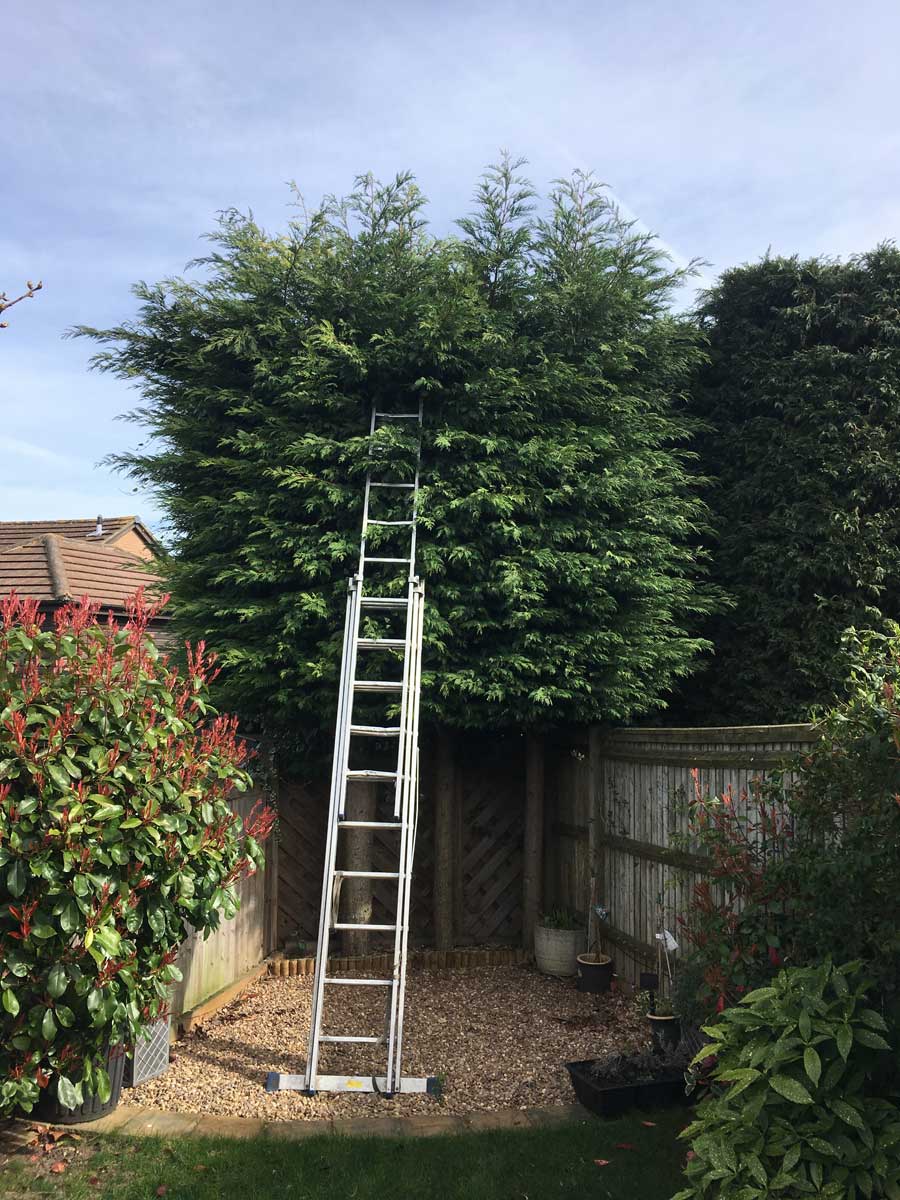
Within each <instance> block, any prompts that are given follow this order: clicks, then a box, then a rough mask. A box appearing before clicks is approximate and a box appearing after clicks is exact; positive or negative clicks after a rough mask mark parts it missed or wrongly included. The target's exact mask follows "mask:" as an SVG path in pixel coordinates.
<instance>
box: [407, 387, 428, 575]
mask: <svg viewBox="0 0 900 1200" xmlns="http://www.w3.org/2000/svg"><path fill="white" fill-rule="evenodd" d="M424 416H425V400H424V398H423V397H420V398H419V420H418V427H417V428H418V434H419V444H418V446H417V447H416V475H415V480H414V482H413V494H412V514H411V515H412V538H411V540H410V548H409V578H410V582H412V581H413V579H414V578H415V574H416V540H417V539H416V534H417V532H418V517H419V479H420V476H421V471H422V427H423V422H424Z"/></svg>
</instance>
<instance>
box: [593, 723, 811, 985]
mask: <svg viewBox="0 0 900 1200" xmlns="http://www.w3.org/2000/svg"><path fill="white" fill-rule="evenodd" d="M814 739H815V734H814V732H813V730H812V728H811V727H810V726H808V725H776V726H761V727H736V728H721V729H626V730H616V731H614V732H613V733H610V734H607V735H606V736H605V737H603V738H602V739H600V740H599V741H598V743H597V750H596V754H597V762H596V763H595V764H594V771H593V775H594V778H595V780H596V783H595V795H594V798H593V801H594V822H595V862H596V870H597V877H598V881H599V894H600V897H601V899H602V901H603V903H604V905H605V906H606V907H607V908H608V909H609V913H610V924H609V927H608V928H607V929H606V930H605V931H604V932H605V936H606V937H607V938H608V940H609V941H610V942H611V943H612V945H611V947H607V949H608V950H609V952H610V953H612V954H613V955H614V957H615V959H616V966H617V970H618V973H619V975H621V976H623V977H624V978H627V979H629V980H631V981H632V982H637V977H638V974H639V972H640V971H641V970H647V969H652V967H653V966H654V964H655V962H656V948H655V945H656V944H655V935H656V933H657V932H658V930H659V924H660V918H659V911H660V909H661V914H662V924H663V925H664V927H665V928H667V929H670V930H672V931H673V932H674V931H675V929H676V926H677V917H678V916H679V915H683V914H684V913H685V912H686V911H687V908H688V905H689V901H690V896H691V892H692V889H693V886H694V884H695V883H696V882H698V881H699V880H701V879H702V878H703V877H704V874H705V871H706V860H705V859H704V857H703V855H702V847H700V846H699V845H697V844H696V843H692V842H691V840H690V833H689V827H688V814H687V799H688V796H689V795H691V794H692V792H693V788H694V782H693V779H692V776H691V770H692V769H693V768H696V770H697V771H698V779H699V786H700V790H701V792H702V793H703V794H704V795H706V794H709V795H720V794H722V793H723V792H724V791H726V789H728V788H729V787H730V788H731V791H732V794H733V797H734V803H735V807H736V810H737V811H738V813H739V814H741V815H744V814H747V815H749V814H750V813H751V808H752V803H753V800H752V785H753V781H754V780H755V779H760V780H761V779H764V778H765V777H766V776H767V775H769V774H770V773H771V772H772V771H774V770H776V769H778V768H779V767H781V766H782V765H783V764H784V763H785V762H786V760H788V759H789V758H790V757H791V756H792V755H795V754H797V753H799V752H801V751H802V750H803V749H804V748H805V747H808V746H809V745H810V744H811V743H812V742H813V741H814ZM787 782H788V784H790V779H789V778H788V780H787ZM742 797H744V798H743V799H742Z"/></svg>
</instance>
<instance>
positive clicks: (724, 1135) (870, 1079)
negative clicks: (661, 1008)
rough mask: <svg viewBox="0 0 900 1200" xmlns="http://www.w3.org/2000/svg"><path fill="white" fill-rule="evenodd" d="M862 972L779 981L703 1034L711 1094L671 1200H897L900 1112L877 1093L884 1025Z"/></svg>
mask: <svg viewBox="0 0 900 1200" xmlns="http://www.w3.org/2000/svg"><path fill="white" fill-rule="evenodd" d="M868 988H869V981H868V980H867V979H866V978H865V977H864V975H863V972H862V968H861V966H860V964H859V963H858V962H853V963H847V964H846V965H844V966H840V967H835V966H834V965H833V964H832V963H831V962H830V961H826V962H824V963H823V964H822V965H821V966H819V967H814V968H813V967H808V968H791V969H786V970H782V971H780V972H779V973H778V974H777V975H776V977H775V978H774V980H773V981H772V984H771V986H769V987H763V988H759V989H758V990H756V991H753V992H751V993H750V994H749V995H747V996H745V997H744V999H743V1000H742V1001H741V1003H740V1004H738V1005H735V1006H734V1007H733V1008H729V1009H726V1010H725V1012H723V1013H722V1015H721V1017H720V1018H719V1020H718V1021H717V1022H716V1023H715V1024H714V1025H709V1026H705V1027H704V1032H705V1033H707V1034H708V1035H709V1037H710V1038H711V1039H712V1044H711V1045H707V1046H704V1048H703V1049H702V1050H701V1051H700V1052H699V1053H698V1055H697V1057H696V1059H695V1060H694V1061H695V1064H697V1063H701V1060H702V1065H703V1067H705V1068H706V1072H707V1078H706V1082H707V1084H708V1086H709V1089H710V1094H709V1095H708V1096H707V1097H706V1098H705V1099H704V1100H703V1101H702V1102H701V1103H700V1105H699V1106H698V1108H697V1113H696V1120H694V1121H693V1122H692V1123H691V1124H690V1125H689V1126H688V1127H687V1128H686V1129H685V1130H683V1131H682V1134H681V1136H682V1137H683V1138H686V1139H687V1140H689V1141H690V1143H691V1154H690V1155H689V1159H688V1163H687V1166H686V1168H685V1174H686V1176H687V1183H688V1187H687V1188H685V1189H684V1190H683V1191H681V1192H679V1193H678V1195H677V1196H676V1197H674V1200H764V1198H765V1197H768V1196H773V1195H777V1196H785V1197H787V1196H805V1195H809V1196H827V1197H834V1200H843V1198H844V1197H857V1196H864V1197H873V1196H888V1197H890V1198H891V1200H900V1108H898V1107H897V1105H896V1103H895V1102H894V1101H893V1099H892V1098H889V1097H888V1096H886V1095H879V1094H878V1092H879V1088H878V1086H877V1084H876V1082H875V1079H876V1076H877V1074H878V1070H879V1067H880V1065H881V1064H880V1061H879V1060H882V1059H884V1058H886V1057H890V1053H891V1045H890V1043H889V1042H888V1040H887V1038H886V1036H885V1035H886V1034H887V1025H886V1024H885V1022H884V1020H883V1018H882V1017H881V1015H880V1014H879V1013H878V1012H876V1011H875V1010H874V1009H872V1008H869V1007H868V1006H867V992H868Z"/></svg>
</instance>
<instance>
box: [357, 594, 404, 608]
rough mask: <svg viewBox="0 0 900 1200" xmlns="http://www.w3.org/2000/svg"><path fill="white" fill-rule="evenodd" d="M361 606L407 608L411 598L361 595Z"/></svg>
mask: <svg viewBox="0 0 900 1200" xmlns="http://www.w3.org/2000/svg"><path fill="white" fill-rule="evenodd" d="M359 603H360V607H361V608H406V606H407V605H408V604H409V600H408V598H407V597H406V596H360V598H359Z"/></svg>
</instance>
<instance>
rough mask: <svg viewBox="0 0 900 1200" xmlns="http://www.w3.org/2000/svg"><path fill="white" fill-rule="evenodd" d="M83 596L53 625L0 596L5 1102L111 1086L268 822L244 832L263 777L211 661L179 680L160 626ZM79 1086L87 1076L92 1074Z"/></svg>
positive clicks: (101, 1091)
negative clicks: (118, 622) (235, 808)
mask: <svg viewBox="0 0 900 1200" xmlns="http://www.w3.org/2000/svg"><path fill="white" fill-rule="evenodd" d="M154 613H155V610H154V609H153V608H151V607H148V605H147V604H146V603H145V602H144V599H143V596H142V594H140V593H139V594H138V595H137V596H136V597H135V598H134V601H133V602H132V603H131V605H130V608H129V620H128V622H127V624H126V625H125V627H123V628H121V629H120V628H116V627H115V626H114V625H113V624H111V623H110V624H100V623H98V622H97V620H96V610H95V609H94V608H92V607H91V606H90V605H88V604H87V603H82V604H80V605H67V606H66V607H64V608H62V609H61V610H59V611H58V612H57V614H56V617H55V623H54V625H53V627H52V628H48V629H44V628H43V627H42V618H41V617H40V616H39V615H38V613H37V606H36V603H35V602H33V601H20V600H19V599H17V598H16V596H15V595H12V596H10V597H8V598H6V599H4V600H3V601H2V602H0V704H2V711H0V1035H2V1036H0V1114H9V1113H11V1112H12V1111H13V1110H14V1109H15V1108H16V1107H17V1106H19V1107H21V1108H23V1109H25V1110H26V1111H28V1110H30V1109H31V1108H32V1106H33V1105H34V1103H35V1101H36V1100H37V1099H38V1096H39V1093H40V1090H41V1089H42V1088H46V1087H48V1085H52V1087H54V1088H55V1089H56V1092H57V1096H58V1098H59V1100H60V1101H61V1102H62V1103H63V1104H66V1105H69V1106H74V1105H76V1104H79V1103H81V1101H82V1098H83V1095H84V1090H86V1091H87V1092H89V1093H92V1094H97V1095H98V1096H99V1097H100V1098H101V1100H104V1101H105V1100H106V1099H107V1098H108V1095H109V1088H110V1083H109V1078H108V1075H107V1072H106V1070H105V1069H104V1066H103V1062H104V1058H105V1047H106V1044H107V1042H108V1041H109V1040H110V1039H112V1041H114V1042H115V1041H116V1040H117V1039H119V1038H121V1039H122V1040H123V1041H124V1042H125V1043H126V1044H127V1043H129V1042H132V1041H133V1040H134V1039H135V1037H136V1036H137V1035H138V1032H139V1030H140V1028H141V1026H142V1025H143V1024H144V1023H146V1022H149V1021H152V1020H153V1019H154V1018H155V1017H157V1016H159V1015H161V1014H163V1013H164V1012H165V1011H166V1004H167V997H168V992H169V988H170V985H171V984H172V983H173V981H175V980H177V979H179V978H180V974H179V972H178V969H177V967H176V966H175V961H174V960H175V958H176V955H177V953H178V947H179V945H180V943H181V942H182V941H183V939H184V937H185V935H186V934H187V932H188V924H190V925H191V926H192V927H193V928H194V929H197V930H201V931H203V932H204V933H207V932H209V931H210V930H213V929H215V928H216V927H217V926H218V924H219V922H220V920H221V919H222V917H226V918H227V917H231V916H233V915H234V914H235V911H236V909H237V905H238V898H237V894H236V890H235V885H236V883H237V881H238V880H239V879H240V878H241V876H242V875H244V874H245V873H246V872H252V871H253V870H255V869H256V868H257V867H258V866H259V865H260V864H261V863H262V851H261V848H260V844H259V843H260V839H261V838H263V837H264V836H265V835H266V834H267V833H268V831H269V829H270V827H271V822H272V816H273V814H272V813H271V811H270V810H268V809H261V810H260V809H258V810H257V811H256V812H255V814H254V816H253V818H252V819H251V820H250V821H249V822H248V823H247V825H246V826H244V827H243V828H242V825H241V821H240V819H239V818H238V817H237V816H236V815H235V814H234V813H233V812H232V810H231V808H230V806H229V803H228V797H229V794H230V793H231V792H232V791H233V789H237V790H239V791H240V790H244V789H246V787H247V786H248V784H249V783H250V778H249V776H248V774H247V772H246V771H245V769H244V767H243V765H242V764H243V762H244V760H245V757H246V752H245V747H244V745H243V744H242V743H241V742H240V741H239V740H238V737H237V730H236V722H235V720H234V719H233V718H231V717H227V716H220V715H217V714H216V712H215V711H214V710H213V709H211V708H210V707H209V705H208V699H207V685H208V683H209V679H210V676H211V674H212V664H213V656H212V655H210V654H208V653H207V652H206V650H205V648H204V647H203V645H202V644H200V645H198V646H197V648H196V649H195V650H190V649H189V650H188V665H187V669H186V671H185V672H184V674H180V673H179V672H178V671H177V670H176V668H175V667H173V666H172V665H170V664H169V663H168V661H167V660H166V658H165V657H162V656H160V654H159V652H158V651H157V648H156V646H155V645H154V644H153V641H152V639H151V638H150V637H149V636H148V635H147V632H146V630H147V622H148V621H149V620H150V619H151V618H152V616H153V615H154ZM82 1080H83V1084H82Z"/></svg>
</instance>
